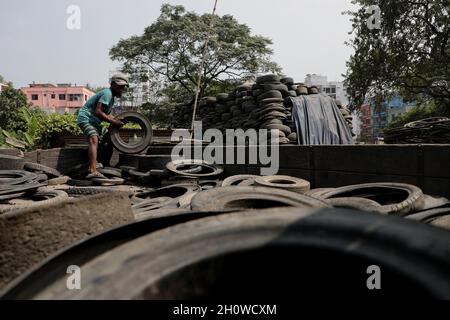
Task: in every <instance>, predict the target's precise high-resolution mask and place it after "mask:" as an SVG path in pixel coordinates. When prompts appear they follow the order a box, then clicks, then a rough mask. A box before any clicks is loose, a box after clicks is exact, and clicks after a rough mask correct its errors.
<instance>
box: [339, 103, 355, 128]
mask: <svg viewBox="0 0 450 320" xmlns="http://www.w3.org/2000/svg"><path fill="white" fill-rule="evenodd" d="M335 102H336V105H337V106H338V108H339V111H340V112H341V114H342V116H343V117H344V119H345V122H346V123H347V126H348V127H349V129H350V131H351V132H352V135H353V136H355V134H354V132H353V116H352V113H351V111H350V110H349V109H348V108H346V107H344V106H343V105H342V102H341V101H340V100H335Z"/></svg>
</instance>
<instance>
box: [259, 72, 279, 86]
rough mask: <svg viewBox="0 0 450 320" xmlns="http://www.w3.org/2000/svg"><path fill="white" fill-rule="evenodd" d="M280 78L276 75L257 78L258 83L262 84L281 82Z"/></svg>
mask: <svg viewBox="0 0 450 320" xmlns="http://www.w3.org/2000/svg"><path fill="white" fill-rule="evenodd" d="M279 81H280V77H279V76H277V75H275V74H266V75H264V76H259V77H257V78H256V83H257V84H261V83H265V82H279Z"/></svg>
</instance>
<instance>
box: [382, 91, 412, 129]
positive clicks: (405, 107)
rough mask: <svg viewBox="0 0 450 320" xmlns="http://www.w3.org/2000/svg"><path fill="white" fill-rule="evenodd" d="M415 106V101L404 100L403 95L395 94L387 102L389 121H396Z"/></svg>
mask: <svg viewBox="0 0 450 320" xmlns="http://www.w3.org/2000/svg"><path fill="white" fill-rule="evenodd" d="M415 106H416V102H415V101H404V100H403V98H402V97H400V96H398V95H397V96H395V97H394V98H392V99H391V100H390V101H388V102H387V114H388V115H387V116H388V123H390V122H392V121H395V120H396V119H397V118H399V117H401V116H402V115H404V114H405V113H407V112H408V111H410V110H411V109H412V108H414V107H415Z"/></svg>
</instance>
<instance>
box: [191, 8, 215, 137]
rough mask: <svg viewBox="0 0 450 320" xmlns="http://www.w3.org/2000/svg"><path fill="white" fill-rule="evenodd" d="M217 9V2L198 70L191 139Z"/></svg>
mask: <svg viewBox="0 0 450 320" xmlns="http://www.w3.org/2000/svg"><path fill="white" fill-rule="evenodd" d="M216 7H217V0H215V1H214V8H213V11H212V15H213V17H212V19H211V22H210V24H209V32H208V33H207V35H206V40H205V46H204V47H203V53H202V61H201V63H200V67H199V69H198V82H197V88H196V90H195V99H194V110H193V111H192V123H191V139H192V136H193V134H194V123H195V115H196V112H197V104H198V96H199V94H200V84H201V82H202V70H203V67H204V64H205V61H206V55H207V53H208V51H207V50H208V43H209V38H210V37H211V32H212V30H213V26H214V19H213V18H214V14H215V13H216Z"/></svg>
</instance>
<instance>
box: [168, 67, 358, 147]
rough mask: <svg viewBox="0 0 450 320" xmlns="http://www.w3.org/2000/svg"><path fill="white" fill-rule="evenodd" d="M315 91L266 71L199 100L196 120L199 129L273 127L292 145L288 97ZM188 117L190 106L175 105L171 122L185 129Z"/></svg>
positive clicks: (281, 140) (280, 139) (293, 131)
mask: <svg viewBox="0 0 450 320" xmlns="http://www.w3.org/2000/svg"><path fill="white" fill-rule="evenodd" d="M318 93H319V90H318V88H317V87H315V86H313V87H307V86H305V85H304V84H303V83H295V82H294V79H293V78H291V77H284V78H280V77H279V76H277V75H274V74H268V75H264V76H260V77H257V78H256V82H245V83H243V84H241V85H239V86H237V87H236V88H235V89H234V90H233V91H232V92H230V93H220V94H218V95H217V96H216V97H204V98H202V99H200V101H199V109H198V116H197V119H196V120H201V121H202V128H203V129H211V128H215V129H219V130H221V131H224V130H226V129H244V130H247V129H267V130H275V132H276V134H277V135H278V137H277V138H276V140H277V141H278V143H280V144H288V143H294V144H296V143H297V133H296V128H295V125H294V123H293V121H292V114H291V112H292V101H291V98H293V97H297V96H301V95H308V94H318ZM178 111H179V112H178ZM346 111H348V110H346V109H345V110H344V111H343V112H346ZM348 115H350V113H349V112H348V114H346V115H344V117H345V116H347V118H346V120H347V121H349V122H350V123H351V118H348ZM191 118H192V105H183V106H179V108H178V109H177V114H176V115H175V117H174V123H173V125H174V127H184V128H188V127H190V125H191Z"/></svg>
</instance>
